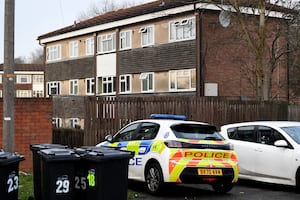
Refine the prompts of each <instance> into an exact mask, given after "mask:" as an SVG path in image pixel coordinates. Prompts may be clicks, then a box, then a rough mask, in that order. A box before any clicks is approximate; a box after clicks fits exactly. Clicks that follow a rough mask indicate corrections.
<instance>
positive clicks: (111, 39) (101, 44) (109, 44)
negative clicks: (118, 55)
mask: <svg viewBox="0 0 300 200" xmlns="http://www.w3.org/2000/svg"><path fill="white" fill-rule="evenodd" d="M97 50H98V52H99V53H108V52H112V51H115V50H116V34H115V33H112V34H107V35H100V36H99V37H98V49H97Z"/></svg>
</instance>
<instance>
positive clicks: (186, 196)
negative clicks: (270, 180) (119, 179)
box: [129, 181, 300, 200]
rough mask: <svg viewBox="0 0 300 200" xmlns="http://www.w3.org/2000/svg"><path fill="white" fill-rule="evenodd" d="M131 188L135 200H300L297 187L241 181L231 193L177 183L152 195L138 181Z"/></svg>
mask: <svg viewBox="0 0 300 200" xmlns="http://www.w3.org/2000/svg"><path fill="white" fill-rule="evenodd" d="M129 188H130V189H131V190H133V191H135V192H136V197H135V198H133V199H135V200H150V199H151V200H171V199H172V200H200V199H201V200H203V199H212V200H299V199H300V193H297V191H296V190H295V188H292V187H285V186H278V185H270V184H261V183H257V182H249V181H240V182H239V184H237V185H236V186H235V187H234V188H233V189H232V190H231V191H230V192H229V193H227V194H224V195H220V194H216V193H215V192H214V191H213V190H212V189H211V187H210V186H209V185H176V186H170V187H168V188H167V190H168V191H167V192H166V193H165V194H163V195H162V196H159V197H156V196H150V195H148V194H147V193H145V190H144V189H143V188H142V187H141V186H140V185H138V184H136V183H130V184H129Z"/></svg>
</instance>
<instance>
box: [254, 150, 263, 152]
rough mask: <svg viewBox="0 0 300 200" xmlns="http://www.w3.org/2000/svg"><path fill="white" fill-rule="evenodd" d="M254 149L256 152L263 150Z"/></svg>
mask: <svg viewBox="0 0 300 200" xmlns="http://www.w3.org/2000/svg"><path fill="white" fill-rule="evenodd" d="M254 151H256V152H263V150H262V149H254Z"/></svg>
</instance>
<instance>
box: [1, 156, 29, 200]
mask: <svg viewBox="0 0 300 200" xmlns="http://www.w3.org/2000/svg"><path fill="white" fill-rule="evenodd" d="M23 160H25V158H24V157H23V156H21V155H19V154H17V153H9V152H5V151H3V150H0V199H5V200H18V191H19V163H20V161H23Z"/></svg>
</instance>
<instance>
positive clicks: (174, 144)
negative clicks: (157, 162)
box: [165, 141, 182, 148]
mask: <svg viewBox="0 0 300 200" xmlns="http://www.w3.org/2000/svg"><path fill="white" fill-rule="evenodd" d="M165 145H166V146H167V147H169V148H182V142H179V141H165Z"/></svg>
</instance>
